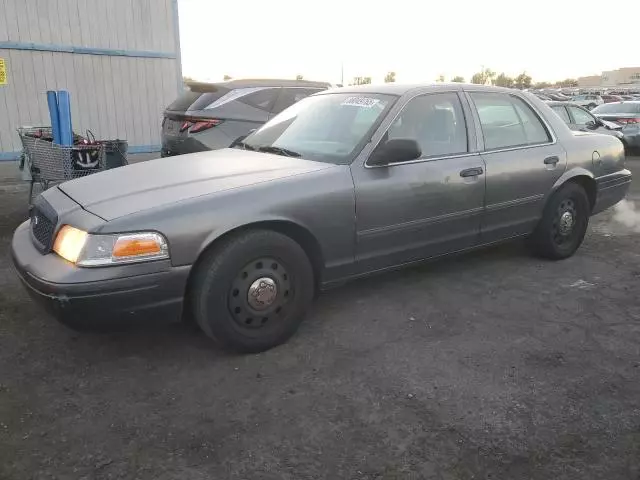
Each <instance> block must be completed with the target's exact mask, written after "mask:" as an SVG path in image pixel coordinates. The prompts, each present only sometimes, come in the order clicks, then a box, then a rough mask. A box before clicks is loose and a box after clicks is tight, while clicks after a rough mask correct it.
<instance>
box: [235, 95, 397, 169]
mask: <svg viewBox="0 0 640 480" xmlns="http://www.w3.org/2000/svg"><path fill="white" fill-rule="evenodd" d="M395 100H396V97H395V96H393V95H379V94H353V93H336V94H327V95H318V96H313V97H307V98H305V99H303V100H301V101H300V102H298V103H296V104H294V105H292V106H291V107H289V108H287V109H286V110H285V111H283V112H282V113H280V114H279V115H276V116H275V117H274V118H273V119H271V120H269V121H268V122H267V123H266V124H264V125H263V126H262V127H260V128H259V129H258V130H257V131H256V132H254V133H252V134H251V135H249V136H248V137H247V138H246V139H245V141H244V143H245V144H246V146H247V148H249V149H255V150H258V149H260V148H261V147H278V148H284V149H288V150H292V151H294V152H297V153H299V154H300V155H301V157H302V158H308V159H310V160H317V161H320V162H328V163H342V164H344V163H350V162H351V161H352V160H353V158H354V157H355V155H357V154H358V153H359V152H360V150H361V149H362V147H363V146H364V144H365V143H366V142H367V141H369V139H370V135H371V134H372V133H373V131H374V129H375V128H376V127H377V126H378V125H379V123H380V121H381V120H382V118H384V116H385V115H386V113H387V111H388V110H389V108H390V107H391V105H392V104H393V103H394V102H395Z"/></svg>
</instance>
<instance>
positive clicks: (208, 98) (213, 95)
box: [189, 87, 229, 110]
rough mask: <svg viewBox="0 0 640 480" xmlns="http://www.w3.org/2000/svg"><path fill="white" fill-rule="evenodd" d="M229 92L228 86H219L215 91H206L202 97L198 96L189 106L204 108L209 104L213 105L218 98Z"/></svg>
mask: <svg viewBox="0 0 640 480" xmlns="http://www.w3.org/2000/svg"><path fill="white" fill-rule="evenodd" d="M228 93H229V89H228V88H223V87H218V88H216V91H215V92H206V93H203V94H202V96H201V97H200V98H198V99H197V100H196V101H195V102H193V104H192V105H191V106H190V107H189V110H204V109H206V108H207V106H208V105H211V104H212V103H213V102H215V101H216V100H218V99H220V98H222V97H224V96H225V95H226V94H228Z"/></svg>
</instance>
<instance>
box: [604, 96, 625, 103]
mask: <svg viewBox="0 0 640 480" xmlns="http://www.w3.org/2000/svg"><path fill="white" fill-rule="evenodd" d="M600 96H601V97H602V100H604V103H613V102H621V101H622V100H624V99H623V98H622V97H621V96H620V95H600Z"/></svg>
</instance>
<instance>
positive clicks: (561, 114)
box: [551, 105, 571, 123]
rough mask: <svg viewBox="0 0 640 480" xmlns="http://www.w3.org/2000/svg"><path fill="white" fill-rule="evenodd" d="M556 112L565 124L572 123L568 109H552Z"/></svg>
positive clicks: (561, 107) (558, 107)
mask: <svg viewBox="0 0 640 480" xmlns="http://www.w3.org/2000/svg"><path fill="white" fill-rule="evenodd" d="M551 108H552V109H553V111H554V112H556V113H557V114H558V116H559V117H560V118H561V119H562V120H564V123H571V119H570V118H569V114H568V113H567V109H566V108H564V106H563V105H556V106H554V107H551Z"/></svg>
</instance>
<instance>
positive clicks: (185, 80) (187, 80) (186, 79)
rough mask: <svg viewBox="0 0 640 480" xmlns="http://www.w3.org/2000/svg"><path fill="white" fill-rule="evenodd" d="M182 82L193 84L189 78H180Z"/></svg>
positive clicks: (192, 80)
mask: <svg viewBox="0 0 640 480" xmlns="http://www.w3.org/2000/svg"><path fill="white" fill-rule="evenodd" d="M182 81H183V82H184V83H193V82H195V79H193V78H191V77H182Z"/></svg>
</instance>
